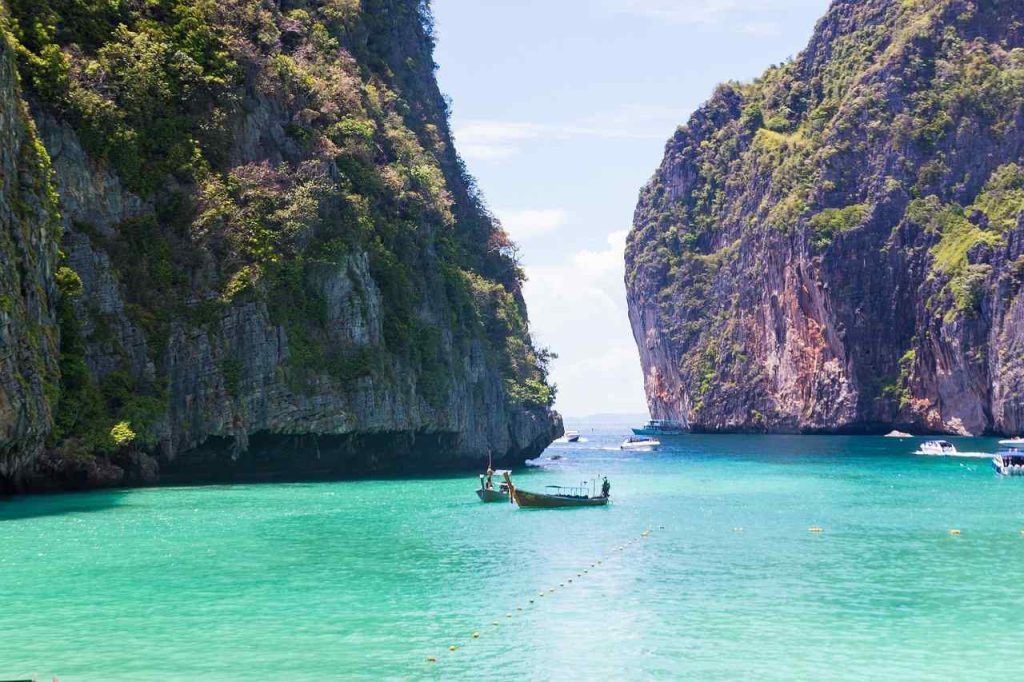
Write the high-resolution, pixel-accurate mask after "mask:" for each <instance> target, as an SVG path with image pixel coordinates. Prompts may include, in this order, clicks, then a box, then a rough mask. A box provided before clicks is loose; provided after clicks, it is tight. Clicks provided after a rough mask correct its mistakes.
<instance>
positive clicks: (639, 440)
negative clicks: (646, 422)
mask: <svg viewBox="0 0 1024 682" xmlns="http://www.w3.org/2000/svg"><path fill="white" fill-rule="evenodd" d="M658 447H661V441H660V440H658V439H657V438H650V437H649V436H630V437H629V438H627V439H626V440H624V441H622V445H620V446H619V449H620V450H651V449H653V448H658Z"/></svg>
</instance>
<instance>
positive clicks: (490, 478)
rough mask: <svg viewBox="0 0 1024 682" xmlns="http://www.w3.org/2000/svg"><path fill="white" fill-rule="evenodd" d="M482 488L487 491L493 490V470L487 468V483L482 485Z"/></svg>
mask: <svg viewBox="0 0 1024 682" xmlns="http://www.w3.org/2000/svg"><path fill="white" fill-rule="evenodd" d="M484 486H485V487H486V488H487V489H488V490H494V469H492V468H491V467H487V482H486V483H485V484H484Z"/></svg>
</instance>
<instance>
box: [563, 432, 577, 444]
mask: <svg viewBox="0 0 1024 682" xmlns="http://www.w3.org/2000/svg"><path fill="white" fill-rule="evenodd" d="M565 442H566V443H579V442H580V432H579V431H566V432H565Z"/></svg>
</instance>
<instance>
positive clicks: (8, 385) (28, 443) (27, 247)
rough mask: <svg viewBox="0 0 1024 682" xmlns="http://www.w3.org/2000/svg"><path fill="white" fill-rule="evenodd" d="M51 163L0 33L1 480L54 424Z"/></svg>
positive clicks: (56, 230)
mask: <svg viewBox="0 0 1024 682" xmlns="http://www.w3.org/2000/svg"><path fill="white" fill-rule="evenodd" d="M50 189H51V187H50V165H49V161H48V159H47V157H46V152H45V151H44V150H43V149H42V145H41V144H40V142H39V138H38V137H37V136H36V132H35V126H34V125H33V123H32V120H31V119H30V118H29V115H28V111H27V109H26V108H25V105H24V102H23V101H22V99H21V92H20V88H19V85H18V76H17V72H16V71H15V64H14V53H13V48H12V46H11V44H10V43H9V42H8V41H7V40H6V39H5V38H4V35H3V33H2V32H0V477H4V476H10V475H11V474H12V473H13V472H15V471H17V470H19V469H20V468H21V467H23V466H24V465H25V464H26V463H27V462H29V461H31V460H32V459H33V458H34V457H36V456H37V455H38V454H39V452H40V451H41V449H42V446H43V443H44V441H45V439H46V436H47V434H48V433H49V431H50V428H51V426H52V424H53V416H52V411H51V410H52V407H53V405H52V401H53V400H54V399H55V397H56V395H55V394H56V390H55V389H56V384H57V381H58V376H57V355H58V347H57V344H58V340H57V334H56V325H57V315H56V286H55V280H56V275H57V266H56V263H57V239H58V238H59V235H60V224H59V216H58V215H57V213H56V205H55V203H54V201H53V196H52V194H51V192H50Z"/></svg>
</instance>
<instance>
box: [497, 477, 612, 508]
mask: <svg viewBox="0 0 1024 682" xmlns="http://www.w3.org/2000/svg"><path fill="white" fill-rule="evenodd" d="M505 482H506V483H508V487H509V489H510V490H511V491H512V500H513V501H514V502H515V503H516V504H518V505H519V507H520V508H521V509H526V508H533V509H552V508H555V507H603V506H604V505H606V504H608V496H607V495H601V496H597V497H591V496H589V495H587V494H586V488H585V487H578V488H565V487H562V486H558V485H549V486H547V488H546V489H547V490H550V491H551V492H550V493H531V492H529V491H527V490H520V489H519V488H517V487H516V486H515V484H513V483H512V478H511V477H510V476H509V474H507V473H506V474H505Z"/></svg>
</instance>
